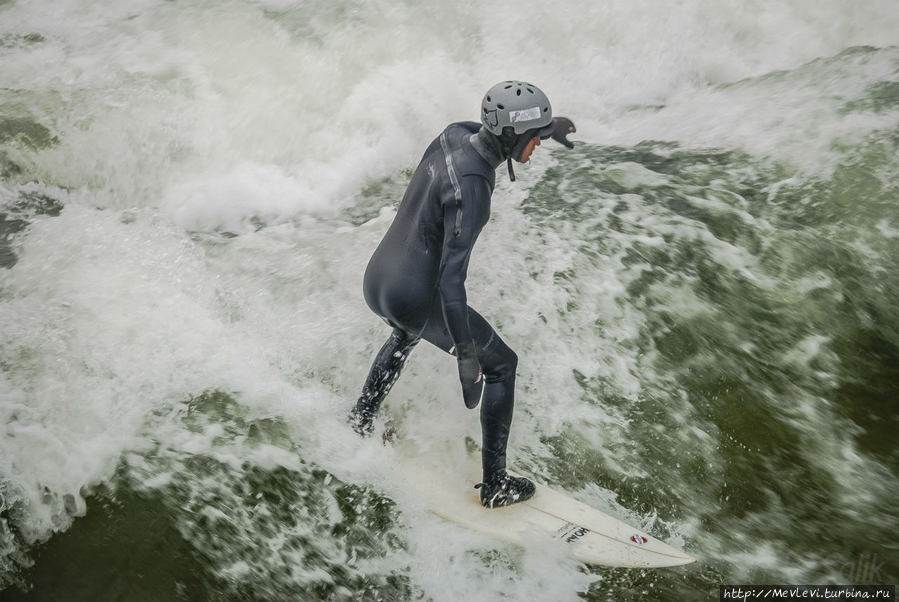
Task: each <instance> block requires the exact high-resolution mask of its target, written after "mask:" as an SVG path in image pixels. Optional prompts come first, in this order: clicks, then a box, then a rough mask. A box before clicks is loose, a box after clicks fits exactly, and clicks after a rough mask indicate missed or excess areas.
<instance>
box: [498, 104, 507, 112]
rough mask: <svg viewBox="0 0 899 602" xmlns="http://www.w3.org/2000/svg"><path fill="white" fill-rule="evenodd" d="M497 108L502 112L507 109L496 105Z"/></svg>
mask: <svg viewBox="0 0 899 602" xmlns="http://www.w3.org/2000/svg"><path fill="white" fill-rule="evenodd" d="M496 108H497V109H499V110H500V111H502V110H503V109H505V108H506V107H504V106H503V105H496Z"/></svg>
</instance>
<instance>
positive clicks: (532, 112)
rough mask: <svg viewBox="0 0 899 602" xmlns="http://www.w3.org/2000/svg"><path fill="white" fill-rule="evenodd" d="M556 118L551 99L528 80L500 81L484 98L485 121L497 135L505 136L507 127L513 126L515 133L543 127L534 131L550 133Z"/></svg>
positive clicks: (482, 102)
mask: <svg viewBox="0 0 899 602" xmlns="http://www.w3.org/2000/svg"><path fill="white" fill-rule="evenodd" d="M552 121H553V109H552V106H550V104H549V98H547V97H546V94H544V93H543V92H542V91H541V90H540V88H538V87H537V86H534V85H531V84H529V83H527V82H520V81H517V80H509V81H505V82H500V83H498V84H496V85H495V86H493V87H492V88H490V89H489V90H487V94H485V95H484V100H483V101H481V123H483V124H484V127H485V128H487V131H489V132H490V133H491V134H493V135H495V136H501V135H502V133H503V128H506V127H511V128H513V130H514V132H515V134H523V133H524V132H529V131H531V130H541V131H540V132H534V134H535V135H539V136H541V137H542V136H543V135H544V134H545V135H546V136H549V135H550V134H552V126H553V122H552ZM542 130H547V131H545V132H544V131H542Z"/></svg>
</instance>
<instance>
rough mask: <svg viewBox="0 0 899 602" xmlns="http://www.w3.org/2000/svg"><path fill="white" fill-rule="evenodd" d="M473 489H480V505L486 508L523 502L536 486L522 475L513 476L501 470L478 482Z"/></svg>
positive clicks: (530, 495) (533, 491) (532, 493)
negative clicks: (484, 480)
mask: <svg viewBox="0 0 899 602" xmlns="http://www.w3.org/2000/svg"><path fill="white" fill-rule="evenodd" d="M474 487H475V489H480V490H481V505H482V506H484V507H486V508H499V507H502V506H508V505H510V504H516V503H518V502H523V501H525V500H529V499H531V498H532V497H534V494H535V493H536V492H537V487H536V486H535V485H534V483H533V482H532V481H529V480H528V479H525V478H524V477H513V476H512V475H510V474H509V473H507V472H506V471H505V470H501V471H499V472H497V473H494V475H493V476H492V477H491V478H490V479H488V480H487V481H486V482H484V483H478V484H477V485H475V486H474Z"/></svg>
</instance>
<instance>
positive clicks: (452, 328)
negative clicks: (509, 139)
mask: <svg viewBox="0 0 899 602" xmlns="http://www.w3.org/2000/svg"><path fill="white" fill-rule="evenodd" d="M480 128H481V126H480V124H477V123H473V122H463V123H454V124H451V125H450V126H448V127H447V128H446V129H445V130H444V132H443V133H442V134H441V135H440V136H439V137H438V138H437V139H435V140H434V141H433V142H432V143H431V145H430V146H428V149H427V150H426V151H425V153H424V156H423V157H422V160H421V162H420V163H419V165H418V168H417V169H416V170H415V173H414V174H413V176H412V181H411V183H410V184H409V188H408V189H407V190H406V194H405V196H404V197H403V201H402V203H401V204H400V206H399V209H398V210H397V214H396V218H395V219H394V221H393V224H391V226H390V229H389V230H388V231H387V234H386V235H385V236H384V239H383V240H382V241H381V243H380V245H378V249H377V250H376V251H375V253H374V255H373V256H372V258H371V261H370V262H369V264H368V268H367V269H366V271H365V281H364V292H365V301H366V302H367V303H368V306H369V307H370V308H371V309H372V311H374V312H375V313H376V314H378V315H379V316H381V317H382V318H383V319H384V320H385V321H386V322H387V323H388V324H390V325H391V326H392V327H393V329H394V330H393V333H392V334H391V336H390V338H389V339H388V341H387V342H386V343H385V344H384V346H383V347H382V349H381V351H380V352H379V353H378V356H377V357H376V359H375V362H374V364H373V365H372V368H371V371H370V373H369V376H368V380H367V381H366V384H365V387H364V388H363V393H362V397H361V398H360V399H359V401H358V403H357V405H356V408H355V409H354V413H355V414H356V415H357V417H360V416H361V417H363V418H364V419H365V420H368V421H369V424H370V420H371V417H373V416H374V414H376V413H377V411H378V408H379V407H380V404H381V402H382V401H383V399H384V396H385V395H386V394H387V392H388V391H389V390H390V387H391V386H392V385H393V383H394V382H395V381H396V378H397V377H398V376H399V373H400V371H401V370H402V367H403V364H404V362H405V360H406V358H407V357H408V355H409V353H410V352H411V350H412V348H413V347H414V346H415V345H416V344H417V343H418V341H419V340H420V339H424V340H426V341H428V342H430V343H432V344H434V345H435V346H437V347H439V348H440V349H442V350H443V351H446V352H448V353H452V352H453V350H454V349H455V348H460V347H462V346H465V345H466V344H470V343H471V342H474V345H475V349H476V351H477V360H478V362H479V363H480V366H481V369H482V371H483V375H484V381H485V383H486V384H485V386H484V394H483V398H482V404H481V428H482V432H483V454H482V456H483V468H484V475H485V480H486V479H487V477H489V476H490V475H492V474H495V473H497V472H498V471H501V470H503V469H504V468H505V456H506V444H507V442H508V438H509V425H510V423H511V422H512V408H513V405H514V388H515V370H516V366H517V363H518V358H517V356H516V355H515V353H514V352H513V351H512V350H511V349H510V348H509V347H508V346H507V345H506V344H505V343H504V342H503V340H502V339H501V338H500V337H499V335H498V334H497V333H496V331H494V329H493V328H492V327H491V326H490V324H489V323H487V320H485V319H484V318H483V317H482V316H481V315H480V314H478V313H477V312H476V311H475V310H473V309H472V308H471V307H469V306H468V301H467V296H466V293H465V278H466V275H467V271H468V262H469V259H470V257H471V252H472V249H473V247H474V244H475V242H476V241H477V238H478V234H480V232H481V229H482V228H483V227H484V225H485V224H486V223H487V221H488V220H489V219H490V197H491V195H492V194H493V187H494V184H495V181H496V167H497V166H498V165H499V164H500V163H501V162H502V160H503V158H502V157H501V156H500V151H499V149H498V148H497V144H496V141H495V140H494V139H493V138H492V137H491V136H489V135H485V133H484V132H482V133H481V134H480V135H476V134H477V133H478V132H479V130H480Z"/></svg>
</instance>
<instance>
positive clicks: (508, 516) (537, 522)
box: [399, 452, 696, 567]
mask: <svg viewBox="0 0 899 602" xmlns="http://www.w3.org/2000/svg"><path fill="white" fill-rule="evenodd" d="M399 458H400V459H399V469H400V472H401V473H402V474H403V476H404V477H405V478H406V479H407V480H408V481H409V483H410V484H411V485H412V487H413V488H414V489H415V490H416V491H417V492H418V493H419V494H420V495H421V497H422V498H423V499H424V501H425V505H426V506H427V508H428V509H429V510H430V511H431V512H433V513H434V514H436V515H437V516H440V517H442V518H445V519H446V520H449V521H452V522H454V523H457V524H459V525H462V526H463V527H467V528H469V529H472V530H474V531H478V532H480V533H485V534H487V535H490V536H493V537H495V538H496V539H499V540H501V541H504V542H507V543H511V544H515V545H520V546H525V542H526V540H528V541H531V542H533V540H534V539H535V535H536V539H538V540H539V539H540V538H541V537H545V538H552V539H555V540H558V541H560V542H562V543H561V544H560V545H567V546H569V547H570V550H571V553H572V555H573V556H574V558H576V559H577V560H579V561H580V562H583V563H585V564H597V565H603V566H617V567H668V566H678V565H682V564H690V563H692V562H696V559H695V558H693V557H692V556H688V555H687V554H684V553H683V552H681V551H680V550H677V549H675V548H673V547H671V546H669V545H668V544H666V543H664V542H661V541H659V540H658V539H655V538H654V537H652V536H651V535H649V534H648V533H645V532H644V531H642V530H640V529H637V528H635V527H631V526H629V525H627V524H626V523H623V522H621V521H620V520H618V519H616V518H613V517H611V516H609V515H608V514H605V513H603V512H600V511H599V510H596V509H595V508H591V507H590V506H588V505H587V504H584V503H581V502H579V501H577V500H574V499H572V498H570V497H568V496H567V495H564V494H562V493H559V492H557V491H553V490H552V489H550V488H549V487H546V486H544V485H540V484H539V483H538V484H537V493H536V494H535V495H534V497H533V498H531V499H530V500H528V501H526V502H520V503H518V504H513V505H511V506H506V507H504V508H484V507H483V506H481V502H480V498H479V497H478V496H479V493H478V491H477V490H476V489H474V484H475V483H477V482H479V481H480V480H481V478H480V477H481V475H480V462H476V461H475V460H474V458H472V461H471V462H467V463H465V464H464V466H461V467H458V466H457V467H455V468H437V467H436V466H435V465H434V463H431V462H429V461H428V460H427V459H426V458H425V457H420V456H413V457H409V456H404V455H402V452H400V456H399Z"/></svg>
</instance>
